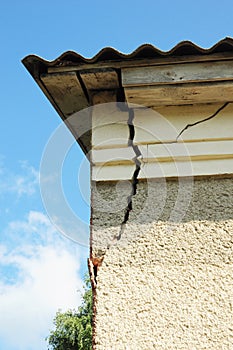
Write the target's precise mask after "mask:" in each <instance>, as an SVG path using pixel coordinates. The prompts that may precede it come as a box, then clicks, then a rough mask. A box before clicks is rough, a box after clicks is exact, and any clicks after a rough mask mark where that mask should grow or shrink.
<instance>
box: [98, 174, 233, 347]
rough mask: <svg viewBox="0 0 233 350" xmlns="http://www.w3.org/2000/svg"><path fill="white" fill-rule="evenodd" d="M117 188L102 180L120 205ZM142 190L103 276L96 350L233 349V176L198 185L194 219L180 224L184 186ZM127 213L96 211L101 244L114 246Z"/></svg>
mask: <svg viewBox="0 0 233 350" xmlns="http://www.w3.org/2000/svg"><path fill="white" fill-rule="evenodd" d="M187 181H188V180H187ZM115 185H116V184H113V183H105V182H102V183H99V184H98V192H99V193H101V194H102V196H103V197H104V198H106V199H108V200H110V201H111V200H112V201H114V199H115V198H116V192H115V189H116V186H115ZM186 185H187V186H188V188H190V187H189V185H190V184H189V183H188V182H187V184H186ZM137 186H138V189H137V195H136V196H134V198H133V208H134V209H133V211H132V212H131V213H130V216H129V220H128V222H127V225H126V227H125V230H124V234H123V235H122V237H121V239H120V240H119V241H118V242H117V244H115V245H112V246H111V247H110V248H109V249H108V250H105V256H104V260H103V262H102V266H101V268H100V269H99V271H98V276H97V281H98V284H97V287H96V310H97V312H96V314H95V325H94V334H95V335H94V349H97V350H100V349H101V350H102V349H122V350H123V349H126V348H128V349H142V350H143V349H145V350H148V349H153V348H156V349H161V350H162V349H169V348H173V349H174V348H176V349H190V348H195V349H203V350H204V349H216V350H219V349H220V348H225V349H230V348H231V347H232V345H233V343H232V339H233V329H232V327H231V324H232V307H233V292H232V291H233V254H232V253H233V240H232V237H233V217H232V207H233V197H232V193H233V181H232V179H205V180H204V179H203V180H196V181H195V182H194V190H193V193H192V200H191V203H190V205H189V206H188V208H187V212H186V214H185V215H184V216H183V218H182V219H181V220H180V217H179V209H180V210H182V208H178V209H177V216H176V217H177V220H176V217H174V216H173V220H172V221H171V219H170V218H171V212H172V210H173V208H174V206H175V203H176V200H177V194H178V191H179V182H177V181H162V180H152V181H151V183H150V184H149V185H148V183H147V182H146V181H140V182H139V183H138V185H137ZM127 189H128V188H127V186H125V193H124V189H123V187H121V191H122V193H124V196H125V198H127V196H128V193H127ZM148 190H149V192H150V193H148ZM186 195H187V193H185V192H184V194H183V196H184V197H185V196H186ZM183 199H184V200H185V198H183ZM96 201H98V198H94V204H96V205H97V208H98V203H97V202H96ZM123 212H124V210H120V211H119V212H118V213H110V212H109V213H106V212H105V213H103V212H101V211H99V210H98V209H95V207H94V209H93V216H92V220H93V235H94V237H95V240H94V241H93V244H94V245H95V244H96V246H99V247H100V246H101V245H102V248H103V250H104V248H105V249H106V245H105V243H106V242H107V241H108V240H109V239H110V238H111V237H114V235H116V234H117V233H118V232H119V220H120V219H121V218H122V213H123ZM104 246H105V247H104ZM93 248H94V249H95V246H94V247H93Z"/></svg>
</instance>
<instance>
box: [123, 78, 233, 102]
mask: <svg viewBox="0 0 233 350" xmlns="http://www.w3.org/2000/svg"><path fill="white" fill-rule="evenodd" d="M125 96H126V100H127V102H129V103H135V104H138V105H143V106H146V107H154V106H175V105H187V104H197V103H199V104H201V103H214V102H219V103H224V102H229V101H233V82H216V83H201V84H195V83H191V84H175V85H159V86H158V85H157V86H139V87H129V88H126V87H125Z"/></svg>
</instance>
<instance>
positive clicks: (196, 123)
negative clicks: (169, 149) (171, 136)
mask: <svg viewBox="0 0 233 350" xmlns="http://www.w3.org/2000/svg"><path fill="white" fill-rule="evenodd" d="M229 103H231V102H226V103H224V104H223V105H222V106H221V107H220V108H218V109H217V111H215V112H214V113H213V114H211V115H210V116H209V117H207V118H204V119H201V120H198V121H197V122H195V123H192V124H187V125H186V126H185V127H184V128H183V129H182V130H181V132H180V133H179V134H178V136H177V137H176V142H177V141H178V138H179V137H180V136H181V135H182V134H183V132H184V131H185V130H187V129H189V128H191V127H192V126H195V125H198V124H201V123H204V122H207V121H208V120H210V119H212V118H214V117H216V116H217V115H218V114H219V112H221V111H222V110H223V109H224V108H225V107H227V106H228V104H229Z"/></svg>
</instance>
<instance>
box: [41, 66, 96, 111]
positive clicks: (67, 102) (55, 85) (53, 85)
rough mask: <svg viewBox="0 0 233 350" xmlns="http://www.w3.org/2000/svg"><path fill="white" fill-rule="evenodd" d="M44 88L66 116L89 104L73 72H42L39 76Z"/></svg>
mask: <svg viewBox="0 0 233 350" xmlns="http://www.w3.org/2000/svg"><path fill="white" fill-rule="evenodd" d="M40 79H41V81H42V82H43V84H44V86H45V88H46V90H47V91H48V93H49V94H50V96H52V99H53V101H54V103H53V104H55V105H57V106H58V107H59V109H60V110H61V111H62V112H63V114H64V115H65V116H66V117H68V116H70V115H72V114H74V113H75V112H78V111H80V110H82V109H84V108H86V107H88V106H89V103H88V100H87V97H86V95H85V93H84V91H83V88H82V86H81V84H80V82H79V80H78V77H77V74H76V73H75V72H65V73H52V74H42V75H41V77H40Z"/></svg>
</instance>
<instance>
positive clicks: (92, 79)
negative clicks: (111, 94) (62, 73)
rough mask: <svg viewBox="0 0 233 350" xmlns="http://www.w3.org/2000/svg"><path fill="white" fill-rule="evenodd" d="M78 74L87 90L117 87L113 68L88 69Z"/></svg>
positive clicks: (116, 76)
mask: <svg viewBox="0 0 233 350" xmlns="http://www.w3.org/2000/svg"><path fill="white" fill-rule="evenodd" d="M79 75H80V77H81V79H82V81H83V83H84V84H85V86H86V89H87V90H112V89H117V88H118V87H119V82H118V75H117V72H116V70H114V69H111V68H109V69H89V70H84V71H80V72H79Z"/></svg>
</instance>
